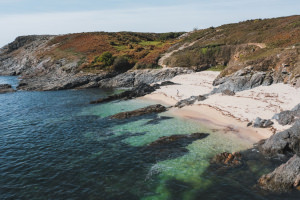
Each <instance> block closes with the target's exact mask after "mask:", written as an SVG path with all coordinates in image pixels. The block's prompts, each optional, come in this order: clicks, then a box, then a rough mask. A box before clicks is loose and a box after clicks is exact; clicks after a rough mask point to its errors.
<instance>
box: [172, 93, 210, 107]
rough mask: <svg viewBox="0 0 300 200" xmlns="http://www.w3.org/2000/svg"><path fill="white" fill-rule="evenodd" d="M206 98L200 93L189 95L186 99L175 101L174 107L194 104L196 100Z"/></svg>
mask: <svg viewBox="0 0 300 200" xmlns="http://www.w3.org/2000/svg"><path fill="white" fill-rule="evenodd" d="M205 99H206V97H205V96H202V95H199V96H191V97H189V98H187V99H183V100H181V101H179V102H177V103H176V104H175V107H178V108H182V107H184V106H188V105H192V104H194V103H195V102H196V101H204V100H205Z"/></svg>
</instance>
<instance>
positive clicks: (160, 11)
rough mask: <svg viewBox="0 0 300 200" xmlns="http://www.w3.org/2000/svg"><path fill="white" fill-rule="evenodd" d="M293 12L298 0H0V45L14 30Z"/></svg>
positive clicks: (108, 27)
mask: <svg viewBox="0 0 300 200" xmlns="http://www.w3.org/2000/svg"><path fill="white" fill-rule="evenodd" d="M299 12H300V1H299V0H147V1H144V0H0V27H1V28H0V47H2V46H4V45H5V44H7V43H9V42H12V41H13V40H14V39H15V38H16V37H17V36H20V35H40V34H51V35H52V34H55V35H56V34H66V33H77V32H93V31H109V32H116V31H137V32H158V33H159V32H172V31H191V30H193V29H194V28H198V29H202V28H208V27H211V26H219V25H222V24H226V23H236V22H240V21H244V20H248V19H257V18H272V17H281V16H289V15H297V14H300V13H299Z"/></svg>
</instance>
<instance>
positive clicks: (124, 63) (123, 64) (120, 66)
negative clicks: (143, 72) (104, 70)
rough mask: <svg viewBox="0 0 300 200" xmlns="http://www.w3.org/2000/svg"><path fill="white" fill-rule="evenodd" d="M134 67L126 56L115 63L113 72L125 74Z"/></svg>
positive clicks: (117, 59)
mask: <svg viewBox="0 0 300 200" xmlns="http://www.w3.org/2000/svg"><path fill="white" fill-rule="evenodd" d="M132 67H133V65H132V64H131V63H130V62H129V60H128V58H127V57H125V56H118V57H117V58H116V59H115V60H114V63H113V66H112V70H114V71H117V72H125V71H127V70H129V69H131V68H132Z"/></svg>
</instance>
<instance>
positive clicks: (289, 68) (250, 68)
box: [0, 16, 300, 90]
mask: <svg viewBox="0 0 300 200" xmlns="http://www.w3.org/2000/svg"><path fill="white" fill-rule="evenodd" d="M299 48H300V16H290V17H281V18H273V19H263V20H262V19H256V20H247V21H244V22H240V23H235V24H227V25H222V26H220V27H211V28H208V29H203V30H196V31H193V32H190V33H185V34H184V33H162V34H157V33H133V32H119V33H106V32H93V33H76V34H67V35H59V36H50V35H45V36H22V37H18V38H17V39H16V40H15V41H14V42H12V43H10V44H8V45H7V46H5V47H3V48H2V49H1V51H0V52H1V53H0V74H1V75H20V76H21V77H22V81H21V85H20V89H26V90H57V89H69V88H78V87H84V88H85V87H118V86H121V87H123V86H133V85H135V84H138V83H140V82H143V80H142V79H145V80H146V79H147V83H151V82H152V81H154V80H153V78H154V79H155V81H157V80H164V79H165V78H172V76H175V75H177V74H180V73H187V72H190V71H189V70H194V71H203V70H218V71H221V70H222V72H221V74H220V76H219V77H217V79H216V80H215V82H214V85H220V84H223V83H228V84H229V85H228V84H227V85H225V86H224V87H223V88H231V89H233V90H243V89H247V88H248V86H247V87H240V88H235V87H234V86H233V85H232V84H233V83H232V82H234V81H233V79H235V78H234V77H235V76H236V75H235V73H237V72H238V71H240V70H244V71H243V72H242V73H244V74H246V76H245V78H244V79H243V80H242V82H247V81H248V82H249V81H250V79H251V78H252V77H256V76H258V78H256V79H257V80H256V82H258V83H255V84H254V85H255V86H257V85H260V84H266V85H268V84H272V83H277V82H285V83H291V84H293V85H298V86H300V81H298V80H299V77H300V59H299ZM162 67H163V68H162ZM174 67H179V68H181V69H178V68H174ZM160 68H162V69H160ZM141 69H151V70H150V71H149V70H148V71H147V70H146V71H143V70H141ZM155 69H158V70H155ZM166 69H168V70H167V72H166ZM128 70H129V71H128ZM136 70H139V71H136ZM161 71H163V72H162V74H163V75H161V76H159V78H158V79H156V78H155V77H158V76H157V73H160V72H161ZM150 72H151V73H150ZM258 72H259V73H260V74H258V75H257V73H258ZM167 73H169V74H172V75H170V76H169V75H168V74H167ZM239 73H241V72H239ZM147 74H148V75H149V76H150V77H148V78H146V76H147ZM254 74H256V76H253V75H254ZM151 77H152V78H151ZM232 77H233V78H232ZM135 80H139V81H138V82H136V81H135ZM251 87H252V86H251Z"/></svg>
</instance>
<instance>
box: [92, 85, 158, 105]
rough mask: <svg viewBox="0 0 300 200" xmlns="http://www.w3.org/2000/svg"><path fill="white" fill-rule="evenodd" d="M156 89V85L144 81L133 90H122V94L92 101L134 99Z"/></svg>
mask: <svg viewBox="0 0 300 200" xmlns="http://www.w3.org/2000/svg"><path fill="white" fill-rule="evenodd" d="M154 91H155V87H153V86H150V85H148V84H144V83H143V84H140V85H138V86H137V87H134V88H133V89H131V90H128V91H125V92H122V93H120V94H115V95H111V96H108V97H106V98H102V99H98V100H96V101H91V102H90V103H91V104H97V103H105V102H109V101H114V100H119V99H123V100H127V99H133V98H136V97H141V96H145V95H147V94H150V93H151V92H154Z"/></svg>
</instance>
